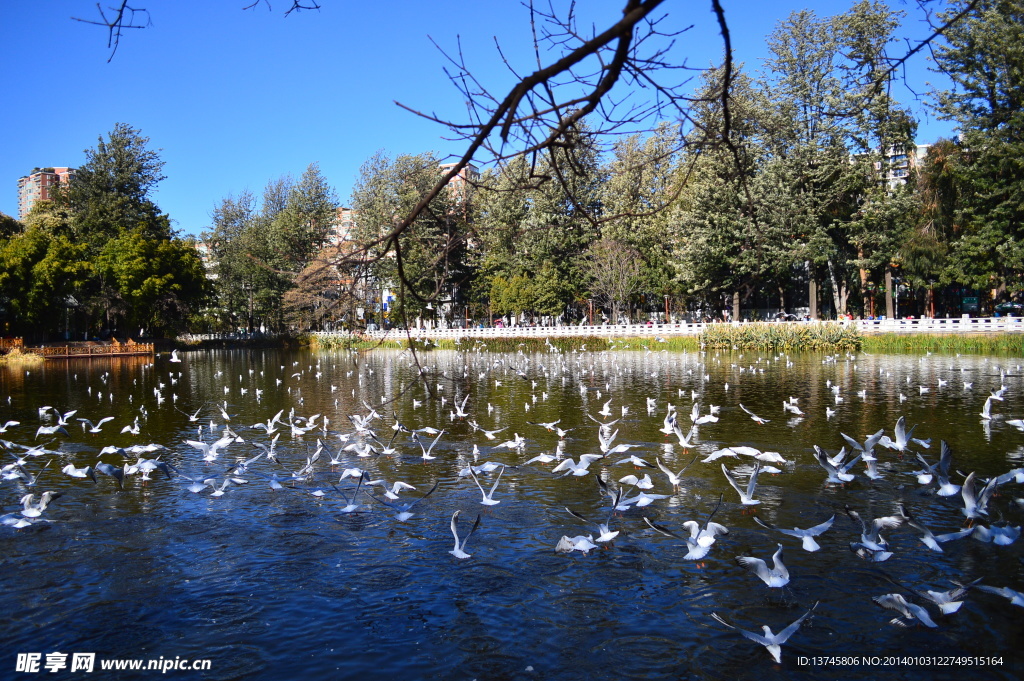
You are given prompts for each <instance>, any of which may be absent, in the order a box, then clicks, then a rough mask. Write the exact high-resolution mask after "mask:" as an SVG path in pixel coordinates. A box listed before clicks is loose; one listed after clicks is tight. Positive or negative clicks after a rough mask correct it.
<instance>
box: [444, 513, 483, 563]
mask: <svg viewBox="0 0 1024 681" xmlns="http://www.w3.org/2000/svg"><path fill="white" fill-rule="evenodd" d="M458 523H459V511H456V512H455V513H453V514H452V524H451V528H452V534H453V535H454V536H455V548H454V549H452V550H451V551H449V552H448V553H450V554H452V555H453V556H455V557H456V558H458V559H459V560H463V559H466V558H469V557H470V554H468V553H466V542H468V541H469V538H470V537H472V536H473V533H474V532H476V528H478V527H480V516H479V515H478V516H477V517H476V522H475V523H473V527H472V528H470V530H469V532H468V533H467V534H466V536H465V537H464V538H463V539H462V540H461V541H459V530H458V527H457V526H458Z"/></svg>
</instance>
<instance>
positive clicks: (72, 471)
mask: <svg viewBox="0 0 1024 681" xmlns="http://www.w3.org/2000/svg"><path fill="white" fill-rule="evenodd" d="M60 471H61V473H64V474H65V475H70V476H71V477H72V478H90V479H91V480H92V481H93V482H96V473H95V472H93V470H92V466H86V467H85V468H75V466H74V464H70V463H69V464H68V465H67V466H64V468H62V469H60Z"/></svg>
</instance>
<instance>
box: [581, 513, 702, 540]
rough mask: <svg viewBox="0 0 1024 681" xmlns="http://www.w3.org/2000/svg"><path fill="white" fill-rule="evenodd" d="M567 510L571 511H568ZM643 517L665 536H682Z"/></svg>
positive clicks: (677, 537) (678, 537) (653, 528)
mask: <svg viewBox="0 0 1024 681" xmlns="http://www.w3.org/2000/svg"><path fill="white" fill-rule="evenodd" d="M565 510H567V511H568V510H569V509H565ZM569 512H570V513H572V511H569ZM573 515H575V514H573ZM577 517H579V516H577ZM643 518H644V522H645V523H647V524H648V525H649V526H650V528H651V529H652V530H654V531H656V532H660V533H661V534H663V535H665V536H666V537H675V538H676V539H682V537H680V536H679V535H678V534H676V533H675V532H673V531H672V530H670V529H668V528H665V527H662V526H661V525H655V524H654V523H652V522H651V520H650V518H648V517H647V516H644V517H643ZM690 522H693V521H690Z"/></svg>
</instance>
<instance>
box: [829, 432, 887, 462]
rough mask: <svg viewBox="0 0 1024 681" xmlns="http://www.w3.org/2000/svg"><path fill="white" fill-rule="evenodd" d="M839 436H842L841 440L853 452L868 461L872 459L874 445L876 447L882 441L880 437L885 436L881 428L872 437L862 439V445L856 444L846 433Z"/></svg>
mask: <svg viewBox="0 0 1024 681" xmlns="http://www.w3.org/2000/svg"><path fill="white" fill-rule="evenodd" d="M839 434H840V435H842V436H843V439H844V440H846V442H847V443H848V444H849V445H850V447H851V448H852V449H853V450H854V451H856V452H860V453H862V454H863V455H864V459H865V460H868V459H869V458H874V454H873V452H874V450H875V445H877V444H878V442H879V440H881V439H882V436H883V435H885V429H884V428H883V429H881V430H879V431H878V432H877V433H875V434H873V435H868V436H867V438H865V439H864V443H863V444H861V443H860V442H857V441H856V440H854V439H853V438H852V437H850V436H849V435H847V434H846V433H839Z"/></svg>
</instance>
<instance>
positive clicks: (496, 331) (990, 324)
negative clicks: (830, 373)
mask: <svg viewBox="0 0 1024 681" xmlns="http://www.w3.org/2000/svg"><path fill="white" fill-rule="evenodd" d="M729 323H731V324H734V325H740V324H745V323H748V322H729ZM764 323H769V324H806V323H807V322H764ZM824 323H826V324H842V325H854V326H857V327H858V328H859V329H860V332H861V333H863V334H866V335H867V334H880V333H898V334H918V333H920V334H952V333H957V334H959V333H1022V332H1024V318H1021V317H985V318H961V317H955V318H939V319H854V320H845V321H830V322H824ZM706 326H709V324H705V323H693V324H608V325H602V326H575V325H573V326H510V327H497V328H479V327H477V328H468V329H412V331H411V335H412V337H413V338H418V339H427V338H431V339H433V338H558V337H573V336H576V337H582V336H597V337H609V338H614V337H620V338H623V337H636V336H651V337H656V336H693V335H697V334H699V333H700V332H702V331H703V330H704V328H705V327H706ZM314 335H325V336H331V335H347V334H334V333H330V332H323V333H322V334H314ZM364 336H366V337H369V338H374V339H381V338H388V339H401V338H405V336H406V331H405V330H404V329H391V330H388V331H370V332H367V333H365V334H364Z"/></svg>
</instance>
